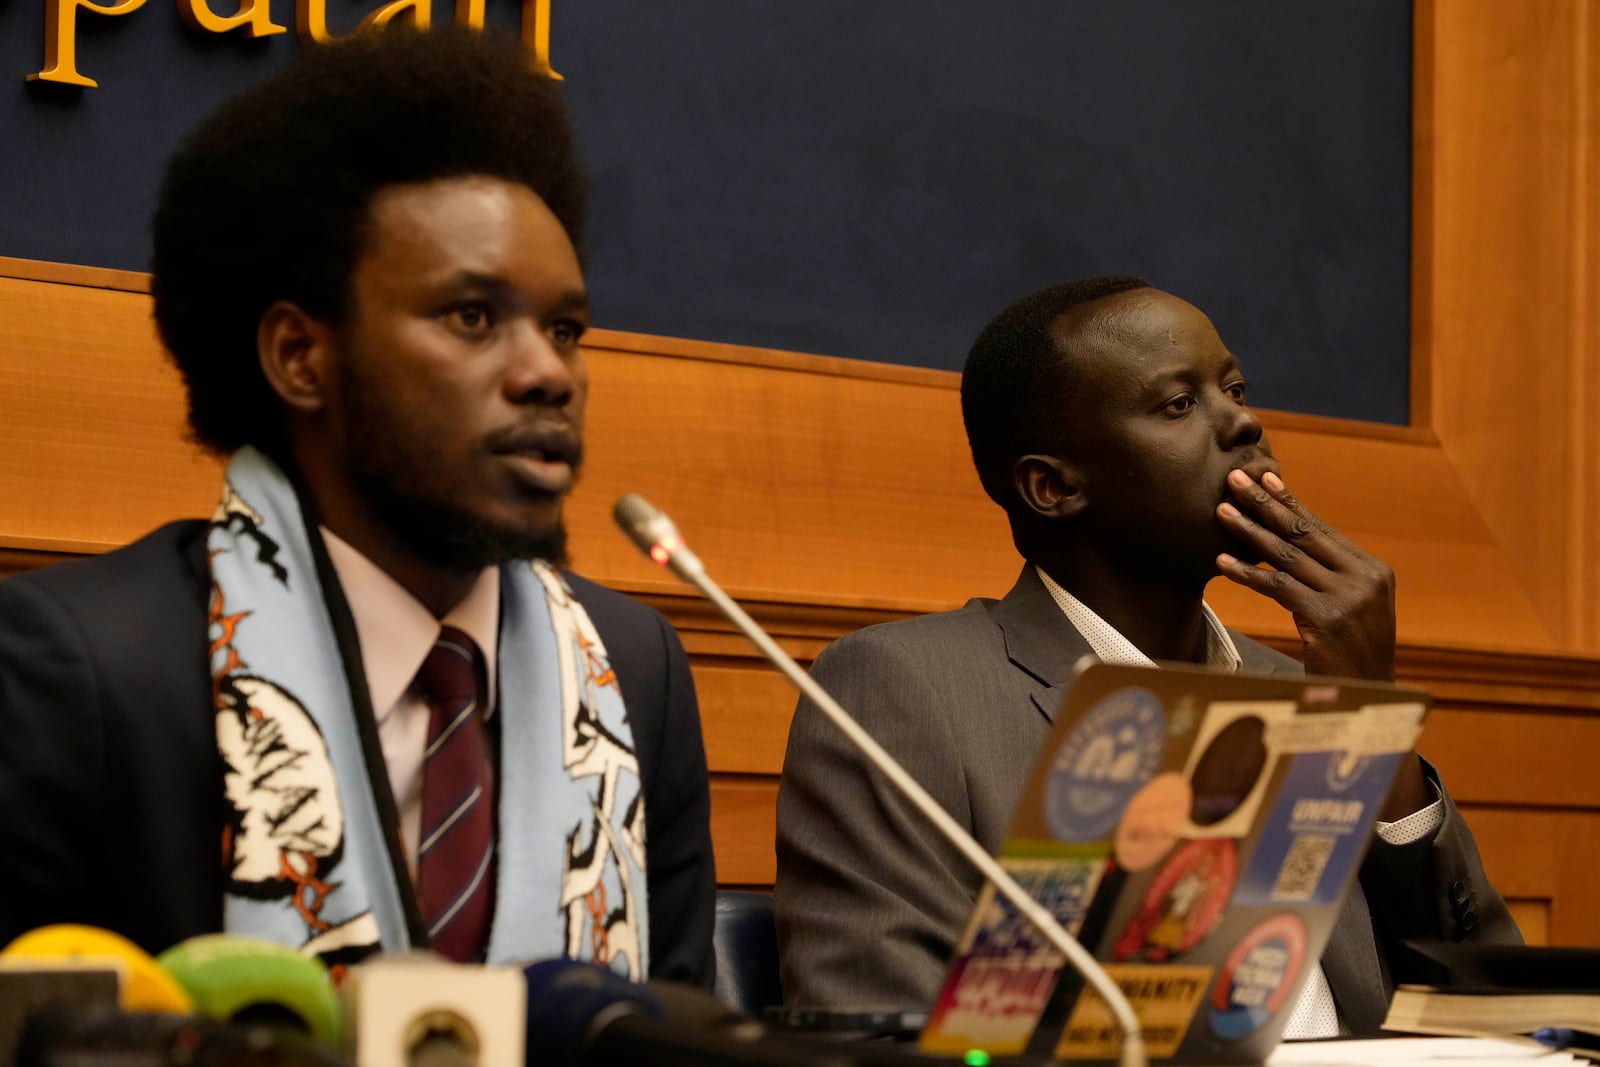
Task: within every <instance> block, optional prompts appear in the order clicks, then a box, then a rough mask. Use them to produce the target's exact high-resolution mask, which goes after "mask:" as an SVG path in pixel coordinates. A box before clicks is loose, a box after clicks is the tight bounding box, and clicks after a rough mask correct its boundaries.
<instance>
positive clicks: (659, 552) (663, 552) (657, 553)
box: [650, 545, 672, 567]
mask: <svg viewBox="0 0 1600 1067" xmlns="http://www.w3.org/2000/svg"><path fill="white" fill-rule="evenodd" d="M650 558H651V559H653V560H655V561H656V562H657V563H659V564H661V565H662V566H663V567H665V566H666V565H667V561H668V560H669V559H671V558H672V553H671V552H669V551H667V546H666V545H651V546H650Z"/></svg>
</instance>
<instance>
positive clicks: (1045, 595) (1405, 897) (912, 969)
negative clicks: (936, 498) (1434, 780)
mask: <svg viewBox="0 0 1600 1067" xmlns="http://www.w3.org/2000/svg"><path fill="white" fill-rule="evenodd" d="M1229 632H1230V633H1231V634H1232V636H1233V640H1234V643H1235V644H1236V646H1237V647H1238V650H1239V654H1240V656H1241V657H1242V658H1243V659H1244V665H1245V669H1247V670H1255V671H1273V672H1276V671H1292V672H1295V673H1299V672H1300V671H1301V667H1300V664H1298V663H1296V662H1295V661H1294V660H1292V659H1290V658H1288V657H1287V656H1283V655H1281V654H1279V653H1277V652H1274V651H1272V650H1271V649H1269V648H1266V647H1264V646H1262V645H1259V644H1257V643H1256V642H1254V641H1251V640H1250V639H1249V638H1247V637H1244V636H1243V635H1242V634H1237V633H1233V632H1232V631H1229ZM1092 654H1093V652H1092V651H1091V649H1090V647H1089V643H1088V642H1087V641H1086V640H1085V639H1084V638H1083V636H1082V635H1081V634H1080V633H1078V631H1077V630H1076V629H1074V628H1073V626H1072V625H1071V624H1070V623H1069V622H1068V621H1067V619H1066V616H1065V615H1064V614H1063V613H1062V611H1061V609H1060V607H1059V606H1058V605H1057V604H1056V602H1055V600H1054V599H1052V598H1051V596H1050V593H1049V591H1048V590H1046V589H1045V587H1044V584H1043V583H1042V582H1040V581H1039V579H1038V576H1037V575H1036V573H1035V572H1034V570H1033V568H1032V567H1031V566H1028V567H1025V568H1024V569H1023V573H1022V576H1021V578H1019V579H1018V581H1017V584H1016V586H1015V587H1014V588H1013V589H1012V590H1011V592H1010V593H1008V594H1007V595H1006V597H1005V599H1003V600H1000V601H998V602H996V601H993V600H972V601H970V602H968V603H967V605H966V606H965V607H963V608H961V609H960V610H959V611H952V612H945V613H943V614H938V615H926V616H922V617H921V618H916V619H908V620H905V621H903V622H893V623H886V624H883V625H880V626H872V627H868V628H867V629H865V630H861V631H858V632H856V633H854V634H851V635H849V636H848V637H845V638H843V639H842V640H840V641H837V642H835V643H834V644H832V645H830V646H829V647H828V648H827V649H826V650H824V652H823V653H822V655H821V656H819V657H818V658H817V661H816V663H815V665H814V666H813V667H812V674H813V675H814V676H815V678H816V679H817V681H818V682H819V683H821V685H822V687H823V688H824V689H826V690H828V691H829V692H830V693H832V694H833V695H834V696H835V697H836V698H837V699H838V700H839V702H840V703H841V704H842V705H844V707H845V708H846V709H847V710H848V711H850V712H851V713H852V714H853V715H854V716H855V717H856V718H857V719H858V720H859V721H860V723H861V724H862V725H863V726H864V727H866V729H867V731H868V732H869V733H871V734H872V736H873V737H874V738H876V739H877V740H878V741H879V742H880V743H881V744H883V746H884V747H885V748H887V749H888V750H889V751H890V753H891V754H893V755H894V756H895V757H896V758H897V759H899V760H900V761H901V762H902V763H903V764H904V765H905V767H906V768H907V770H909V771H910V772H911V774H912V776H913V777H915V778H916V779H917V781H919V782H920V783H922V785H923V786H924V787H925V788H926V789H927V790H928V791H929V792H930V793H932V794H933V796H934V798H935V799H936V800H937V801H938V802H939V803H940V804H941V805H943V807H944V808H945V810H946V811H948V812H949V813H950V814H951V815H952V816H954V817H955V819H956V820H957V821H958V822H960V823H961V824H962V825H964V826H966V827H967V828H968V829H969V830H971V831H972V834H973V836H975V837H976V838H977V839H978V841H979V843H980V844H982V845H984V846H985V847H986V848H989V849H990V850H991V851H993V850H994V849H996V848H998V847H999V845H1000V844H1001V842H1002V841H1003V840H1004V838H1005V833H1006V828H1007V826H1008V825H1009V824H1010V821H1011V815H1012V810H1013V808H1014V807H1015V805H1016V802H1017V799H1018V797H1019V795H1020V793H1021V791H1022V787H1023V786H1024V785H1025V784H1026V782H1027V778H1028V774H1029V772H1030V771H1031V769H1032V767H1033V763H1034V760H1035V758H1036V757H1037V754H1038V751H1039V748H1040V747H1041V746H1042V745H1043V743H1044V741H1045V738H1046V737H1047V735H1048V734H1049V732H1050V727H1051V720H1052V719H1053V718H1054V716H1055V713H1056V708H1057V706H1058V705H1059V704H1060V702H1061V696H1062V691H1061V686H1062V685H1063V683H1065V682H1066V681H1067V680H1068V678H1069V677H1070V676H1071V671H1072V666H1073V664H1074V663H1075V662H1076V661H1077V660H1078V658H1079V657H1080V656H1086V655H1092ZM1441 792H1442V790H1441ZM777 850H778V881H777V888H776V892H775V904H776V909H777V920H778V935H779V946H780V951H781V953H782V963H783V985H784V998H785V1000H786V1001H788V1002H789V1003H790V1004H797V1005H819V1006H850V1007H852V1008H866V1007H882V1008H895V1009H905V1008H914V1009H925V1008H928V1007H930V1006H931V1005H932V1004H933V1002H934V997H935V996H936V995H937V993H938V990H939V986H940V984H941V982H942V980H943V977H944V972H945V967H946V964H947V962H948V960H949V957H950V954H951V952H952V951H953V950H954V946H955V940H956V938H957V937H958V936H959V935H960V933H961V930H962V927H963V926H964V925H965V923H966V920H967V917H968V915H969V914H970V912H971V910H972V906H973V902H974V900H975V899H976V896H977V891H978V888H979V886H980V884H981V877H980V876H979V874H978V873H977V871H976V870H974V869H973V868H972V866H971V864H969V863H968V862H967V861H966V860H965V859H964V858H963V857H962V856H961V855H960V854H959V853H958V852H956V850H955V849H954V848H952V847H951V846H950V845H948V844H946V843H945V842H944V840H943V839H942V838H940V836H939V835H938V833H937V832H936V831H934V829H933V828H932V827H931V826H930V825H929V824H928V822H927V820H926V819H924V818H923V817H922V816H921V815H920V814H918V813H917V812H916V811H914V810H913V809H912V808H911V806H910V805H909V804H908V803H907V802H905V801H904V800H903V799H902V798H901V797H900V796H899V794H898V793H896V791H895V790H894V789H893V787H891V786H890V785H889V784H888V782H887V781H886V780H885V779H884V778H883V777H882V776H881V775H879V774H877V773H875V772H869V770H868V769H867V768H866V766H865V763H864V760H863V759H862V758H861V757H860V756H858V755H857V754H856V753H855V751H854V750H853V749H852V748H851V747H850V745H849V743H848V742H846V741H845V739H844V737H843V735H842V734H840V733H839V731H838V730H836V729H835V728H834V727H833V725H832V723H830V722H828V721H827V719H826V718H825V717H824V716H823V714H822V712H821V711H819V710H818V709H817V708H816V707H815V706H814V705H812V704H811V703H810V702H808V701H804V700H802V701H801V702H800V706H799V708H798V709H797V710H796V712H795V718H794V724H793V726H792V727H791V730H790V734H789V748H788V752H787V755H786V757H785V759H784V765H783V783H782V786H781V788H780V790H779V793H778V838H777ZM1361 881H1362V886H1363V888H1364V889H1365V893H1364V894H1361V893H1353V894H1351V899H1350V902H1349V904H1348V905H1347V906H1346V908H1345V910H1344V912H1343V913H1342V914H1341V915H1340V918H1339V923H1338V925H1337V926H1336V927H1335V929H1334V933H1333V937H1332V939H1331V941H1330V943H1329V947H1328V949H1327V951H1326V952H1325V953H1324V955H1323V961H1322V962H1323V969H1324V971H1325V972H1326V974H1327V976H1328V982H1329V985H1330V986H1331V988H1332V990H1333V993H1334V998H1335V999H1336V1000H1337V1001H1338V1003H1339V1008H1340V1011H1341V1012H1342V1013H1343V1015H1344V1018H1345V1020H1346V1022H1348V1023H1349V1024H1350V1026H1351V1027H1352V1028H1353V1029H1354V1030H1355V1031H1356V1032H1357V1033H1361V1034H1365V1033H1371V1032H1373V1031H1375V1030H1376V1029H1377V1028H1378V1026H1379V1024H1380V1023H1381V1022H1382V1019H1383V1015H1384V1013H1385V1010H1386V1008H1387V1004H1388V996H1389V993H1390V992H1391V991H1392V989H1393V982H1394V981H1395V980H1396V979H1397V978H1399V977H1402V976H1403V968H1404V966H1405V964H1404V962H1403V959H1402V954H1401V952H1400V951H1399V950H1398V947H1397V942H1398V941H1399V940H1400V939H1401V938H1451V937H1455V938H1458V939H1467V938H1473V939H1477V938H1497V939H1502V940H1507V939H1509V940H1515V939H1516V938H1517V933H1516V927H1515V925H1514V924H1513V923H1512V921H1511V918H1510V915H1509V913H1508V912H1507V911H1506V907H1505V903H1504V902H1503V901H1502V900H1501V899H1500V896H1499V894H1497V893H1496V892H1495V891H1494V888H1493V887H1492V886H1490V885H1489V883H1488V881H1487V880H1486V879H1485V878H1484V875H1483V869H1482V866H1481V864H1480V863H1479V860H1478V853H1477V848H1476V846H1475V845H1474V844H1473V841H1472V836H1471V834H1470V832H1469V831H1468V830H1467V828H1466V825H1465V824H1464V823H1463V821H1462V819H1461V816H1460V814H1459V813H1458V812H1457V811H1456V810H1455V807H1454V805H1452V804H1451V803H1450V802H1449V798H1448V796H1446V797H1445V817H1444V823H1443V825H1442V826H1441V827H1440V828H1439V830H1438V832H1437V833H1436V834H1435V835H1434V837H1433V839H1432V841H1431V843H1430V842H1428V841H1423V842H1419V843H1417V844H1414V845H1409V846H1404V847H1395V846H1391V845H1386V844H1383V843H1382V842H1375V843H1374V845H1373V847H1372V850H1371V854H1370V855H1369V858H1368V860H1367V861H1366V863H1365V865H1364V866H1363V868H1362V873H1361Z"/></svg>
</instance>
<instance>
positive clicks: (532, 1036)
mask: <svg viewBox="0 0 1600 1067" xmlns="http://www.w3.org/2000/svg"><path fill="white" fill-rule="evenodd" d="M646 506H647V507H648V506H649V505H646ZM522 974H523V977H524V978H525V979H526V980H527V983H528V1062H529V1063H546V1064H550V1065H552V1067H576V1065H577V1064H579V1063H581V1062H582V1055H583V1052H584V1049H585V1048H586V1047H587V1045H588V1044H589V1041H590V1040H591V1039H592V1038H593V1037H594V1035H595V1034H597V1033H598V1032H599V1031H600V1030H602V1029H604V1028H605V1027H606V1025H607V1024H609V1023H610V1022H611V1021H612V1020H613V1019H615V1018H617V1017H618V1016H621V1015H644V1016H647V1017H649V1018H652V1019H661V1018H665V1017H666V1009H665V1008H664V1007H662V1004H661V1001H660V1000H659V999H658V998H657V997H656V995H655V994H654V993H652V992H651V991H650V990H649V989H646V988H645V987H644V986H642V985H639V984H638V983H635V982H630V981H628V980H627V979H626V978H624V977H623V976H622V975H620V974H617V973H616V972H615V971H612V970H609V969H607V968H605V967H599V966H596V965H595V964H592V963H580V962H578V961H577V960H566V959H554V960H540V961H539V962H537V963H530V964H528V965H527V966H526V967H524V968H523V969H522Z"/></svg>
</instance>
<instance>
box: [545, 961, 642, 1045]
mask: <svg viewBox="0 0 1600 1067" xmlns="http://www.w3.org/2000/svg"><path fill="white" fill-rule="evenodd" d="M522 974H523V977H524V978H525V979H526V980H527V983H528V1016H527V1018H528V1062H529V1063H544V1064H550V1065H551V1067H576V1065H577V1064H580V1063H582V1062H583V1059H582V1056H583V1053H584V1050H585V1048H586V1047H587V1046H588V1044H589V1042H590V1041H591V1040H592V1039H593V1038H594V1036H595V1035H596V1034H598V1033H599V1032H600V1031H601V1030H603V1029H605V1027H606V1026H607V1025H608V1024H610V1023H611V1022H613V1021H614V1020H616V1019H618V1018H620V1017H621V1016H624V1015H643V1016H645V1017H647V1018H651V1019H663V1018H665V1017H666V1014H667V1012H666V1009H665V1008H664V1007H663V1006H662V1004H661V1001H660V999H659V998H657V997H656V995H655V994H654V993H652V992H651V991H650V990H649V989H647V988H645V987H644V986H642V985H639V984H638V983H636V982H630V981H628V979H626V978H624V977H623V976H622V975H620V974H617V973H616V972H615V971H612V970H609V969H607V968H605V967H599V966H596V965H595V964H592V963H580V962H578V961H576V960H565V959H556V960H540V961H539V962H538V963H530V964H528V966H526V967H524V968H523V970H522Z"/></svg>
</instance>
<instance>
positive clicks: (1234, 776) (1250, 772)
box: [1189, 715, 1267, 826]
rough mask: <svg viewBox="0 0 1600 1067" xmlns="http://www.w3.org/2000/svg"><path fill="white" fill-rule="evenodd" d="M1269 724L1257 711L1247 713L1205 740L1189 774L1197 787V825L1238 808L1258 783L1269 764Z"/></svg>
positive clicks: (1218, 819) (1210, 823) (1193, 815)
mask: <svg viewBox="0 0 1600 1067" xmlns="http://www.w3.org/2000/svg"><path fill="white" fill-rule="evenodd" d="M1266 731H1267V724H1266V723H1265V722H1263V721H1262V719H1261V717H1260V716H1257V715H1244V716H1241V717H1240V718H1238V719H1235V720H1234V721H1233V722H1230V723H1229V724H1228V725H1227V726H1224V727H1223V728H1222V729H1221V730H1219V731H1218V732H1217V735H1216V736H1215V737H1213V738H1212V739H1211V740H1210V741H1208V742H1207V743H1206V748H1205V751H1204V752H1202V753H1201V754H1200V758H1199V759H1198V760H1196V761H1195V764H1194V770H1193V772H1192V773H1191V774H1190V775H1189V781H1190V785H1191V786H1192V787H1193V789H1194V810H1193V812H1192V813H1191V815H1190V818H1191V819H1193V820H1194V824H1195V825H1196V826H1215V825H1216V824H1217V823H1219V822H1221V821H1222V820H1223V819H1226V818H1227V817H1228V816H1230V815H1232V814H1233V813H1234V812H1235V811H1237V810H1238V808H1239V805H1240V804H1243V803H1244V802H1245V798H1246V797H1248V796H1249V795H1250V793H1251V791H1252V790H1253V789H1255V787H1256V779H1258V778H1260V777H1261V772H1262V770H1263V769H1264V768H1265V767H1266V765H1267V745H1266V741H1265V737H1266Z"/></svg>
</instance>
